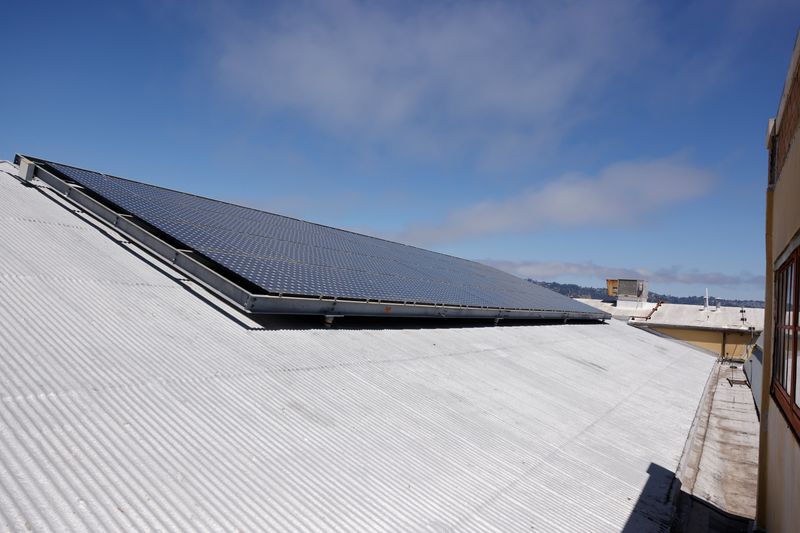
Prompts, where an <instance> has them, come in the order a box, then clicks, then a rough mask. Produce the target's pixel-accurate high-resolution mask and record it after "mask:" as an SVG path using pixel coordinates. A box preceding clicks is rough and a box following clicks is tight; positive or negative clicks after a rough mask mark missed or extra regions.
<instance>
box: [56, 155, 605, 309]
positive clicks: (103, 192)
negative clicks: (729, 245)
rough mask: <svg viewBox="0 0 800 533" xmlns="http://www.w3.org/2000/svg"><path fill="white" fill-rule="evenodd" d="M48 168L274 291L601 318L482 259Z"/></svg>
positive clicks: (62, 168) (79, 171)
mask: <svg viewBox="0 0 800 533" xmlns="http://www.w3.org/2000/svg"><path fill="white" fill-rule="evenodd" d="M48 165H49V166H50V167H51V168H53V169H55V170H57V171H58V172H60V173H61V174H62V175H63V176H64V177H67V178H69V179H71V180H73V181H75V182H77V183H78V184H80V185H82V186H84V187H85V188H87V189H89V190H91V191H93V192H94V193H96V194H97V195H99V196H101V197H102V198H104V199H105V200H107V201H110V202H112V203H114V204H116V205H117V206H119V207H121V208H122V209H124V210H126V211H127V212H129V213H131V214H132V215H135V216H136V217H138V218H140V219H141V220H144V221H145V222H147V223H148V224H150V225H152V226H154V227H155V228H157V229H158V230H160V231H162V232H163V233H165V234H167V235H169V236H170V237H172V238H173V239H175V240H177V241H179V242H180V243H182V245H183V246H185V247H186V248H190V249H192V250H195V251H197V252H199V253H200V254H202V255H203V256H205V257H206V258H208V259H210V260H211V261H213V262H215V263H217V264H219V265H221V266H223V267H224V268H225V269H228V270H229V271H232V272H234V273H236V274H238V275H239V276H241V277H243V278H245V279H247V280H248V281H250V282H251V283H253V284H254V285H256V286H258V287H260V288H261V289H262V290H263V291H264V292H265V293H268V294H272V295H294V296H310V297H330V298H339V299H352V300H369V301H382V302H387V303H389V302H397V303H413V304H435V305H451V306H468V307H482V308H499V309H524V310H537V311H543V310H546V311H560V312H565V313H579V314H589V313H591V314H594V315H598V311H597V310H596V309H594V308H591V307H589V306H587V305H584V304H582V303H580V302H576V301H574V300H572V299H570V298H567V297H565V296H562V295H560V294H557V293H555V292H553V291H550V290H548V289H545V288H543V287H540V286H538V285H535V284H533V283H529V282H527V281H525V280H522V279H519V278H517V277H515V276H512V275H510V274H507V273H505V272H501V271H499V270H497V269H495V268H492V267H489V266H486V265H483V264H480V263H476V262H473V261H467V260H465V259H459V258H457V257H452V256H449V255H444V254H440V253H436V252H431V251H428V250H423V249H420V248H416V247H413V246H407V245H404V244H399V243H395V242H390V241H386V240H383V239H378V238H374V237H368V236H366V235H360V234H357V233H353V232H349V231H344V230H340V229H335V228H331V227H327V226H322V225H319V224H314V223H310V222H305V221H302V220H297V219H294V218H290V217H285V216H281V215H276V214H273V213H267V212H264V211H259V210H257V209H252V208H247V207H242V206H237V205H232V204H229V203H225V202H220V201H217V200H211V199H208V198H202V197H198V196H195V195H192V194H187V193H182V192H177V191H172V190H168V189H164V188H161V187H156V186H153V185H147V184H144V183H139V182H135V181H131V180H127V179H122V178H116V177H113V176H108V175H105V174H101V173H98V172H92V171H87V170H83V169H79V168H75V167H71V166H67V165H63V164H59V163H48Z"/></svg>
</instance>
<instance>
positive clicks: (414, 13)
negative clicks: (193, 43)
mask: <svg viewBox="0 0 800 533" xmlns="http://www.w3.org/2000/svg"><path fill="white" fill-rule="evenodd" d="M648 12H649V11H648V10H647V9H645V8H644V7H643V6H642V4H641V3H640V2H636V1H632V0H630V1H629V0H619V1H614V2H603V3H602V4H600V3H597V2H586V3H582V2H576V3H572V2H571V3H567V4H556V3H550V2H544V3H540V4H539V5H534V4H528V3H514V2H508V3H502V2H456V3H451V2H446V3H437V2H425V3H421V4H415V5H411V4H407V3H400V4H396V5H393V4H391V3H369V2H354V1H349V0H338V1H308V2H292V3H290V5H286V4H279V6H278V7H273V8H270V9H269V10H268V11H267V12H265V13H262V14H254V13H253V12H252V10H250V11H248V16H247V17H246V18H245V17H240V18H239V19H238V20H234V21H233V22H231V21H228V22H225V23H223V24H218V25H217V27H216V29H215V30H214V31H215V33H216V34H217V37H218V39H219V42H220V43H221V44H220V47H219V54H218V67H219V73H220V75H221V77H222V79H223V80H224V83H225V85H226V86H227V87H228V88H230V89H232V90H233V91H235V92H236V93H237V94H240V95H244V96H245V97H246V98H248V99H249V100H250V101H252V102H253V103H255V104H256V105H257V106H258V107H259V108H261V109H262V110H264V111H267V112H274V113H280V112H284V111H289V112H292V113H300V114H301V115H302V116H304V117H305V118H306V120H308V121H309V122H310V123H312V124H315V125H318V126H320V127H323V128H326V129H328V130H330V131H332V132H334V133H338V134H343V135H347V136H357V137H359V138H362V139H363V138H369V139H377V140H379V141H385V142H388V143H390V144H392V145H402V146H403V148H411V149H412V150H415V151H419V152H431V153H436V152H441V151H450V150H452V149H462V150H463V149H470V150H480V151H481V152H482V153H485V154H487V155H488V156H489V157H500V156H505V155H508V154H509V153H511V152H513V153H520V152H524V151H528V152H530V151H531V149H532V148H533V147H535V146H537V145H541V144H543V143H547V142H548V140H550V139H552V138H553V137H554V136H557V135H558V134H559V132H561V131H563V130H564V128H566V127H568V126H569V125H570V124H571V123H573V122H574V120H575V117H576V116H578V115H580V114H581V112H582V111H586V110H587V109H589V108H590V106H591V104H592V101H593V99H594V96H596V95H597V94H598V92H599V91H601V90H602V88H603V87H604V86H605V84H606V82H607V81H609V80H610V79H612V78H613V76H614V74H615V73H617V72H619V71H620V70H621V69H623V68H626V67H627V68H629V67H630V66H631V65H632V64H633V63H635V61H636V59H637V58H638V57H639V56H640V50H643V49H644V48H645V47H644V43H645V42H646V41H647V40H648V35H649V33H648V31H647V29H646V26H647V24H645V21H646V20H649V17H648ZM631 43H637V46H630V45H631ZM567 110H569V113H568V114H567V113H565V111H567ZM565 115H567V116H565Z"/></svg>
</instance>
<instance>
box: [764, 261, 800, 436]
mask: <svg viewBox="0 0 800 533" xmlns="http://www.w3.org/2000/svg"><path fill="white" fill-rule="evenodd" d="M790 267H791V268H792V272H791V282H792V288H791V292H792V310H791V317H792V320H791V326H786V325H784V324H783V319H784V317H785V316H786V312H785V308H786V282H787V281H789V280H788V279H787V277H786V273H787V272H788V271H789V269H790ZM798 267H800V248H797V249H795V250H794V251H793V252H792V253H791V254H789V256H788V257H787V258H786V260H785V261H784V262H783V263H782V264H781V265H780V266H779V267H778V268H777V269H776V270H775V275H774V278H773V289H774V294H775V299H774V305H773V309H774V310H775V311H774V313H773V318H774V325H773V337H772V386H771V387H770V392H771V393H772V397H773V399H774V400H775V403H777V404H778V407H779V409H780V411H781V413H782V414H783V417H784V418H785V419H786V422H787V423H788V424H789V426H790V427H791V428H792V431H793V432H794V436H795V438H796V439H797V440H798V441H800V405H798V404H800V397H798V391H797V388H798V387H797V363H798V354H797V348H798V339H797V334H798V330H800V327H799V326H798V323H797V319H798V305H797V303H798V301H797V297H798V292H799V291H798V281H800V269H798ZM786 332H789V333H791V334H792V335H791V344H792V346H791V352H790V356H789V357H790V359H791V361H792V368H791V376H786V381H787V383H789V385H790V387H789V388H790V389H791V391H790V392H787V391H786V389H785V388H784V386H783V384H782V383H781V379H780V378H781V376H779V375H778V374H779V372H781V373H782V372H784V371H785V368H784V366H785V365H784V362H783V361H784V358H785V357H786V349H785V347H784V342H783V340H782V339H785V338H786V337H785V335H784V334H785V333H786ZM779 358H780V359H779Z"/></svg>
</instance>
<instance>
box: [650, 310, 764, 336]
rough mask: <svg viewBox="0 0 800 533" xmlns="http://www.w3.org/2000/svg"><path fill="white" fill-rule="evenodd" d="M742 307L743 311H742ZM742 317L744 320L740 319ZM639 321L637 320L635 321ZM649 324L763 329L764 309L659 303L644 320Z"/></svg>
mask: <svg viewBox="0 0 800 533" xmlns="http://www.w3.org/2000/svg"><path fill="white" fill-rule="evenodd" d="M742 309H744V313H742ZM742 318H744V319H745V320H744V321H742ZM638 322H640V321H639V320H637V323H638ZM646 323H647V325H650V326H659V325H665V326H689V327H693V328H707V329H727V330H731V329H741V330H745V331H746V330H747V329H748V328H749V327H750V326H753V327H755V328H756V330H757V331H761V330H763V329H764V310H763V309H754V308H750V307H745V308H741V307H720V308H719V309H717V308H716V307H714V306H709V307H708V308H707V309H704V308H703V306H702V305H684V304H661V306H660V307H659V308H658V309H656V311H655V312H654V313H653V315H652V316H651V317H650V319H649V320H648V321H647V322H646Z"/></svg>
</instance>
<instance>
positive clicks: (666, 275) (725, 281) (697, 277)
mask: <svg viewBox="0 0 800 533" xmlns="http://www.w3.org/2000/svg"><path fill="white" fill-rule="evenodd" d="M482 262H483V263H486V264H488V265H491V266H494V267H496V268H499V269H501V270H505V271H506V272H509V273H511V274H514V275H516V276H520V277H523V278H530V279H536V280H541V281H550V280H555V279H561V278H575V277H593V278H598V279H605V278H623V279H625V278H628V279H646V280H648V281H650V282H651V283H665V284H673V283H675V284H683V285H706V286H711V287H720V286H721V287H741V286H751V287H761V286H763V285H764V276H763V275H756V274H751V273H747V272H742V273H740V274H725V273H722V272H701V271H699V270H694V269H684V268H680V267H677V266H671V267H668V268H659V269H656V270H650V269H646V268H620V267H613V266H603V265H598V264H595V263H592V262H583V263H569V262H559V261H496V260H485V261H482Z"/></svg>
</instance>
